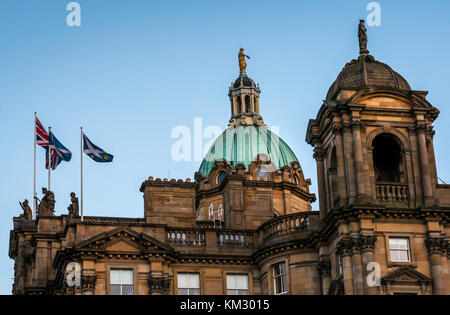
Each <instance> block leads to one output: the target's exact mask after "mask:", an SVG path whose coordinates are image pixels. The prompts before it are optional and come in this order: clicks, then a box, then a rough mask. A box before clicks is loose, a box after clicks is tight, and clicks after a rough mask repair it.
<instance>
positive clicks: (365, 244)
mask: <svg viewBox="0 0 450 315" xmlns="http://www.w3.org/2000/svg"><path fill="white" fill-rule="evenodd" d="M358 241H359V247H360V249H361V253H362V263H363V274H364V281H365V282H364V283H365V289H366V293H367V294H369V295H376V294H378V288H377V287H376V286H371V287H369V286H368V285H367V281H366V280H367V276H368V274H369V272H368V271H367V265H368V264H370V263H372V262H375V242H376V241H377V238H376V237H375V236H368V235H363V236H361V237H360V238H359V240H358Z"/></svg>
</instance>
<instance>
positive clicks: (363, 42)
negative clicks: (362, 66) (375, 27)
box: [358, 20, 369, 55]
mask: <svg viewBox="0 0 450 315" xmlns="http://www.w3.org/2000/svg"><path fill="white" fill-rule="evenodd" d="M364 23H365V21H364V20H359V26H358V38H359V54H360V55H368V54H369V51H368V50H367V29H366V26H365V24H364Z"/></svg>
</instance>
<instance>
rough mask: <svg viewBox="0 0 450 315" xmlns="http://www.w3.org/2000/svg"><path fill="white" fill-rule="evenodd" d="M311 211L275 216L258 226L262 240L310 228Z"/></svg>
mask: <svg viewBox="0 0 450 315" xmlns="http://www.w3.org/2000/svg"><path fill="white" fill-rule="evenodd" d="M310 215H312V213H311V212H299V213H293V214H290V215H285V216H280V217H276V218H274V219H272V220H270V221H268V222H266V223H264V224H263V225H262V226H261V227H260V229H259V230H260V231H261V233H262V235H261V236H262V238H261V239H262V241H263V242H266V241H268V240H270V239H273V238H276V237H279V236H283V235H288V234H294V233H298V232H304V231H307V230H309V229H310V218H309V216H310Z"/></svg>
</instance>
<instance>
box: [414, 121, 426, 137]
mask: <svg viewBox="0 0 450 315" xmlns="http://www.w3.org/2000/svg"><path fill="white" fill-rule="evenodd" d="M427 130H428V127H427V125H426V124H425V123H421V124H417V127H416V132H417V134H425V133H426V132H427Z"/></svg>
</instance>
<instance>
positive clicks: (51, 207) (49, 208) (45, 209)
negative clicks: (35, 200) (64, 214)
mask: <svg viewBox="0 0 450 315" xmlns="http://www.w3.org/2000/svg"><path fill="white" fill-rule="evenodd" d="M42 193H43V194H44V197H42V200H41V202H40V203H39V215H40V216H52V215H53V214H54V213H55V194H54V193H53V192H51V191H50V190H47V188H45V187H43V188H42Z"/></svg>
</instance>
